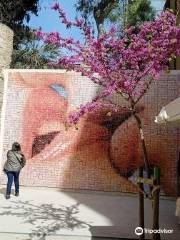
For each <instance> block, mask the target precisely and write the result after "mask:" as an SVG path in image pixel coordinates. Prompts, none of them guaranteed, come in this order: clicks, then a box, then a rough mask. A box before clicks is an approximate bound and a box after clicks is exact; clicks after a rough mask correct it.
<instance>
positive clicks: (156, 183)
mask: <svg viewBox="0 0 180 240" xmlns="http://www.w3.org/2000/svg"><path fill="white" fill-rule="evenodd" d="M159 186H160V169H159V168H158V167H155V168H154V189H153V194H152V195H153V229H154V230H156V229H157V230H158V229H159V193H160V187H159ZM152 239H153V240H160V239H161V236H160V233H153V236H152Z"/></svg>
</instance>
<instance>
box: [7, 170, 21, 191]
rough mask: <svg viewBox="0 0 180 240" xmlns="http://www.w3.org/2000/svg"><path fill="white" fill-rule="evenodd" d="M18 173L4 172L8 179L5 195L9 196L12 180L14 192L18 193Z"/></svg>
mask: <svg viewBox="0 0 180 240" xmlns="http://www.w3.org/2000/svg"><path fill="white" fill-rule="evenodd" d="M19 173H20V172H11V171H6V174H7V177H8V182H7V189H6V195H10V194H11V187H12V183H13V180H14V185H15V192H16V193H19Z"/></svg>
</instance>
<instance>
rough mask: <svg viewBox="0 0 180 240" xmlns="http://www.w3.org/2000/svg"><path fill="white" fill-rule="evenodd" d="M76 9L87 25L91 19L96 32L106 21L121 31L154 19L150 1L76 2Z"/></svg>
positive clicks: (87, 0) (95, 0)
mask: <svg viewBox="0 0 180 240" xmlns="http://www.w3.org/2000/svg"><path fill="white" fill-rule="evenodd" d="M76 9H77V11H79V12H80V13H81V15H82V17H84V18H85V19H86V21H87V22H88V23H91V19H92V18H93V19H94V20H95V22H96V25H97V29H98V31H99V30H100V29H99V25H102V24H104V22H105V21H106V20H108V21H110V22H114V23H116V24H118V25H119V26H120V29H121V31H122V30H123V28H124V27H125V26H126V25H131V26H132V25H133V26H139V25H140V24H142V23H143V22H144V21H150V20H153V19H154V18H155V10H154V8H153V7H152V6H151V2H150V0H128V1H127V0H100V1H99V0H92V1H89V0H78V1H77V4H76Z"/></svg>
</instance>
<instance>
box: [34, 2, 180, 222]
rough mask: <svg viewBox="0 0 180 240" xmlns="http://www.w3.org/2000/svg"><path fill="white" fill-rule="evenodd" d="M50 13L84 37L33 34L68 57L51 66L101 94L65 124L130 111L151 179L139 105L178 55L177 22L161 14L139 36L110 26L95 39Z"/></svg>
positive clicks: (78, 25)
mask: <svg viewBox="0 0 180 240" xmlns="http://www.w3.org/2000/svg"><path fill="white" fill-rule="evenodd" d="M52 8H53V9H54V10H56V11H57V12H58V14H59V17H60V19H61V21H62V23H64V24H65V25H66V27H67V28H68V29H71V28H72V27H76V28H79V29H80V30H81V31H82V33H83V37H84V41H82V40H81V41H79V40H75V39H73V38H63V37H62V36H61V35H60V34H59V33H57V32H51V33H43V32H41V31H37V32H36V34H37V35H38V36H39V37H40V38H41V39H43V41H44V42H45V43H49V44H55V45H56V46H58V47H60V48H65V49H66V50H68V54H66V55H64V56H60V58H59V59H58V61H55V62H51V64H55V65H60V66H64V68H66V69H68V70H74V71H76V72H81V73H82V74H83V75H84V76H87V77H88V78H89V79H91V80H92V81H93V82H94V83H95V84H97V85H99V86H100V87H101V88H102V91H101V92H100V93H99V94H98V95H97V96H95V97H94V98H93V99H92V101H91V102H87V103H86V104H85V105H81V106H80V107H79V109H77V111H75V112H72V113H71V114H70V115H69V122H70V123H71V124H72V123H73V124H77V123H78V121H79V119H80V118H82V117H83V116H84V115H85V114H88V113H90V112H92V111H98V110H100V109H101V108H106V109H107V110H108V113H109V112H110V111H111V112H112V111H116V112H118V111H119V110H120V109H122V108H126V109H128V111H130V112H131V114H132V116H133V117H134V118H135V120H136V122H137V126H138V128H139V132H140V136H141V145H142V149H143V159H144V164H145V169H146V170H147V173H148V177H150V172H149V162H148V156H147V151H146V145H145V140H144V134H143V127H142V126H143V124H142V120H141V118H140V116H139V114H138V107H137V104H138V103H139V101H140V100H141V99H142V97H143V96H144V95H145V94H146V93H147V91H148V89H149V87H150V85H151V84H152V82H153V81H158V80H159V78H160V75H161V73H162V72H163V71H165V70H168V66H169V61H171V60H172V59H173V58H175V56H176V55H179V54H180V28H178V27H177V26H176V16H175V15H174V14H173V13H172V12H170V11H165V12H163V13H162V14H161V15H160V16H159V17H158V18H157V19H156V20H155V21H152V22H145V23H144V24H143V25H142V26H141V27H140V28H139V30H138V31H137V29H135V28H134V27H130V28H127V29H126V30H125V32H124V36H123V37H119V35H118V29H116V27H115V26H112V27H111V28H110V29H109V31H108V32H104V33H103V34H101V35H100V36H99V37H98V38H97V37H96V36H94V34H93V31H92V29H91V27H89V26H87V25H86V24H85V21H84V20H83V19H76V20H75V21H70V20H69V19H67V17H66V14H65V12H64V11H63V10H62V9H61V7H60V5H59V4H58V3H55V4H54V5H53V7H52ZM114 94H118V95H120V96H121V97H122V98H123V99H124V100H125V101H126V102H127V104H126V106H121V105H117V104H115V103H113V102H112V101H111V100H110V97H111V96H112V95H114ZM141 175H142V173H141ZM141 187H142V186H141ZM141 189H142V188H141ZM142 225H143V224H141V226H142Z"/></svg>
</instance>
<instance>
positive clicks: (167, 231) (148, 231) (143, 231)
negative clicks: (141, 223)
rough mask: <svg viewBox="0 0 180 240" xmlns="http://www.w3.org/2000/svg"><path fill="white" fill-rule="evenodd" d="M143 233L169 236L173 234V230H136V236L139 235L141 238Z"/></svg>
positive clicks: (138, 228)
mask: <svg viewBox="0 0 180 240" xmlns="http://www.w3.org/2000/svg"><path fill="white" fill-rule="evenodd" d="M143 233H149V234H153V233H162V234H163V233H167V234H169V233H173V229H165V228H164V229H161V228H160V229H150V228H144V229H143V228H141V227H137V228H136V229H135V234H136V235H138V236H140V235H142V234H143Z"/></svg>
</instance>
